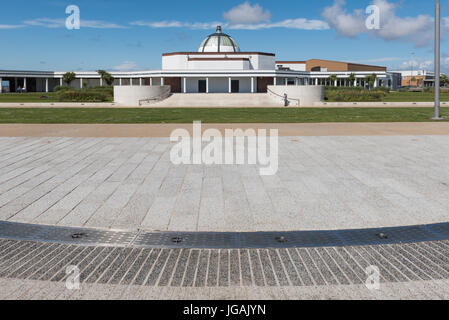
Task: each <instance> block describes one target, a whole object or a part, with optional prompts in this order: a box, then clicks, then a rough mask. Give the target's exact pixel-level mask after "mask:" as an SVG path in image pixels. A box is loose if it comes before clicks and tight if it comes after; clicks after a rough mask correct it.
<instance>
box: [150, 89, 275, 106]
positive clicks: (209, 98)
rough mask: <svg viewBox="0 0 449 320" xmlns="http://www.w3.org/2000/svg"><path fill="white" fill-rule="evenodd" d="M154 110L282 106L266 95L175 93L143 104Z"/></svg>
mask: <svg viewBox="0 0 449 320" xmlns="http://www.w3.org/2000/svg"><path fill="white" fill-rule="evenodd" d="M142 106H149V107H154V108H164V107H166V108H169V107H178V108H220V107H226V108H239V107H240V108H269V107H280V106H282V104H281V103H280V102H279V101H276V100H275V99H273V98H272V97H270V96H269V95H268V94H266V93H175V94H172V95H171V96H170V97H168V98H167V99H164V100H163V101H159V102H154V103H149V104H143V105H142Z"/></svg>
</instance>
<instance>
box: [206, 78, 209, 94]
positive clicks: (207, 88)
mask: <svg viewBox="0 0 449 320" xmlns="http://www.w3.org/2000/svg"><path fill="white" fill-rule="evenodd" d="M206 93H209V78H206Z"/></svg>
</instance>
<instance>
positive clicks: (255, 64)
mask: <svg viewBox="0 0 449 320" xmlns="http://www.w3.org/2000/svg"><path fill="white" fill-rule="evenodd" d="M316 61H317V60H309V61H289V62H282V61H281V62H280V61H276V56H275V54H273V53H264V52H242V51H241V50H240V47H239V45H238V44H237V42H236V41H235V40H234V39H233V38H232V37H230V36H229V35H226V34H224V33H223V32H222V30H221V27H218V28H217V31H216V32H215V33H214V34H211V35H209V36H208V37H207V38H206V39H205V40H204V41H203V42H202V43H201V45H200V47H199V49H198V50H197V51H195V52H174V53H165V54H163V55H162V68H161V69H160V70H152V71H132V72H110V73H111V75H112V76H113V77H114V79H115V80H114V85H115V86H162V85H169V86H170V87H171V91H172V93H266V92H267V90H268V86H272V85H274V86H276V85H292V86H313V85H315V86H317V85H331V86H366V85H367V83H366V77H367V76H370V75H372V74H373V73H374V74H376V76H377V79H376V81H375V84H374V86H375V87H377V86H382V87H389V88H392V89H394V88H396V87H397V85H398V84H396V83H395V81H394V74H392V73H389V72H387V70H386V68H384V67H378V66H366V65H354V64H350V63H340V62H332V61H326V60H319V61H322V62H321V64H322V65H320V66H316V65H313V63H315V62H316ZM345 66H346V67H345ZM351 66H352V67H351ZM357 66H359V68H358V69H357ZM65 73H66V72H65V71H64V72H38V71H6V70H4V71H2V70H0V83H2V84H3V85H2V88H1V92H17V91H19V90H23V91H27V92H50V91H53V90H54V88H55V87H56V86H63V85H65V84H64V83H63V80H62V79H63V75H64V74H65ZM333 75H335V76H336V77H337V79H336V81H330V79H332V78H333V77H334V76H333ZM351 77H355V81H349V79H351ZM70 85H71V86H72V87H74V88H77V89H78V88H84V87H95V86H102V85H105V84H104V83H103V81H102V80H101V78H100V76H99V74H98V73H97V72H94V71H92V72H76V79H75V81H73V82H72V83H71V84H70Z"/></svg>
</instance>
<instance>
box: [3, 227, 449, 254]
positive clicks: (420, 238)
mask: <svg viewBox="0 0 449 320" xmlns="http://www.w3.org/2000/svg"><path fill="white" fill-rule="evenodd" d="M0 238H3V239H13V240H31V241H41V242H52V243H62V244H78V245H102V246H122V247H127V246H136V247H149V248H161V249H163V248H191V249H195V248H196V249H241V248H248V249H250V248H273V249H276V248H311V247H340V246H366V245H380V244H398V243H412V242H425V241H438V240H448V239H449V223H441V224H432V225H422V226H408V227H396V228H379V229H358V230H337V231H296V232H248V233H232V232H222V233H217V232H143V231H136V232H119V231H108V230H96V229H84V228H81V229H79V228H69V227H54V226H41V225H29V224H21V223H14V222H0ZM0 250H1V247H0Z"/></svg>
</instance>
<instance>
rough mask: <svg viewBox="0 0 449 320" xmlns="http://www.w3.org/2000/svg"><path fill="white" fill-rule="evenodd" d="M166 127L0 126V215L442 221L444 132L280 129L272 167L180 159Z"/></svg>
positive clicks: (90, 222) (238, 223) (40, 220)
mask: <svg viewBox="0 0 449 320" xmlns="http://www.w3.org/2000/svg"><path fill="white" fill-rule="evenodd" d="M171 146H172V144H170V142H169V139H168V138H70V137H66V138H38V137H35V138H25V137H22V138H0V220H7V221H14V222H25V223H35V224H44V225H57V226H76V227H91V228H105V229H114V230H138V229H141V230H148V231H287V230H293V231H297V230H337V229H354V228H370V227H391V226H405V225H419V224H431V223H439V222H447V221H448V212H449V202H448V201H447V199H449V136H432V135H429V136H328V137H323V136H322V137H313V136H309V137H305V136H304V137H281V138H280V143H279V171H278V174H277V175H275V176H266V177H263V176H260V175H259V170H258V168H257V167H256V166H249V165H242V166H237V165H235V166H227V165H214V166H205V165H190V166H188V165H181V166H175V165H173V164H172V163H171V161H170V156H169V154H170V148H171Z"/></svg>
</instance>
